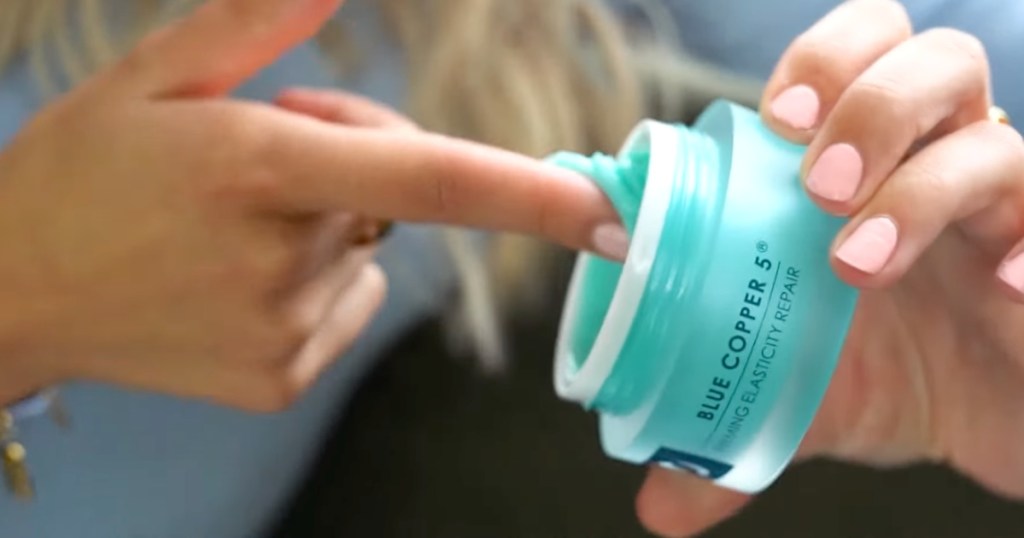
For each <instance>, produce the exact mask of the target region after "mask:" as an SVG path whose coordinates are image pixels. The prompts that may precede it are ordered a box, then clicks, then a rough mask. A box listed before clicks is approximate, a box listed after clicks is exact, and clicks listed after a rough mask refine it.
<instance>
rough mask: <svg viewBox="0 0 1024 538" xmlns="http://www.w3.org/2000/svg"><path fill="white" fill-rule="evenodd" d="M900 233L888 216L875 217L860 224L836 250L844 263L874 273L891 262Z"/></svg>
mask: <svg viewBox="0 0 1024 538" xmlns="http://www.w3.org/2000/svg"><path fill="white" fill-rule="evenodd" d="M898 236H899V233H898V232H897V230H896V223H895V222H893V220H892V219H890V218H888V217H873V218H870V219H868V220H866V221H864V222H863V223H861V225H860V226H858V227H857V229H856V230H854V232H853V233H852V234H850V236H849V237H847V238H846V241H844V242H843V244H842V245H840V247H839V249H838V250H836V258H839V259H840V260H841V261H842V262H843V263H845V264H847V265H849V266H850V267H853V268H854V269H857V270H859V271H862V272H864V273H867V274H869V275H873V274H876V273H878V272H879V271H881V270H882V268H883V267H885V264H887V263H889V258H891V257H892V253H893V252H894V251H895V250H896V242H897V240H898Z"/></svg>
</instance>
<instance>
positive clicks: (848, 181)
mask: <svg viewBox="0 0 1024 538" xmlns="http://www.w3.org/2000/svg"><path fill="white" fill-rule="evenodd" d="M863 175H864V161H863V160H862V159H861V158H860V153H858V152H857V148H855V147H853V146H851V145H850V144H835V145H832V146H829V147H828V149H826V150H825V151H824V152H823V153H822V154H821V156H820V157H818V160H817V162H815V163H814V166H813V167H811V171H810V172H808V173H807V188H808V189H809V190H810V191H811V192H813V193H814V194H815V195H817V196H820V197H821V198H824V199H826V200H832V201H833V202H847V201H849V200H851V199H852V198H853V197H854V195H855V194H857V188H858V187H859V186H860V181H861V176H863Z"/></svg>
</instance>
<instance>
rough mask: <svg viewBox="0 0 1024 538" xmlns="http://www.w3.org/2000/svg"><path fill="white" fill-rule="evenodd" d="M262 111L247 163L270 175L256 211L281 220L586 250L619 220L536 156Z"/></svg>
mask: <svg viewBox="0 0 1024 538" xmlns="http://www.w3.org/2000/svg"><path fill="white" fill-rule="evenodd" d="M269 113H270V114H271V115H272V117H270V118H266V119H269V120H271V121H267V122H262V123H265V124H264V125H261V126H260V127H258V128H259V129H262V130H263V132H264V135H265V136H261V138H262V139H263V142H262V143H261V146H262V147H261V148H258V149H257V151H258V153H260V154H261V155H259V156H257V157H256V158H255V160H254V161H253V162H257V163H260V164H259V166H260V168H262V169H263V170H262V172H261V176H262V177H264V178H266V177H272V178H274V179H273V180H272V184H273V186H272V187H271V188H269V189H261V192H262V193H263V194H262V195H261V197H262V198H263V199H262V200H261V201H260V202H259V203H260V205H263V206H265V207H268V208H270V209H271V210H274V211H277V212H280V213H294V212H326V211H353V212H358V213H361V214H365V215H369V216H374V217H378V218H383V219H391V220H399V221H413V222H432V223H439V224H449V225H455V226H465V227H473V228H483V229H489V230H495V231H504V232H512V233H522V234H529V235H535V236H540V237H544V238H546V239H549V240H551V241H554V242H557V243H560V244H563V245H565V246H568V247H572V248H583V249H588V250H590V249H595V245H594V243H595V237H594V235H595V233H596V231H597V230H598V228H599V227H601V225H602V224H613V225H615V224H617V223H618V222H619V219H618V217H617V216H616V214H615V212H614V210H613V209H612V206H611V204H610V203H609V202H608V199H607V198H606V197H605V196H604V194H603V193H602V192H601V191H600V189H598V188H597V186H596V185H595V184H594V183H593V182H592V181H590V180H589V179H587V178H585V177H583V176H581V175H578V174H576V173H574V172H570V171H567V170H564V169H561V168H558V167H555V166H554V165H550V164H547V163H544V162H542V161H540V160H537V159H533V158H530V157H526V156H523V155H519V154H516V153H512V152H509V151H505V150H501V149H498V148H494V147H490V146H486V145H482V144H477V143H474V142H469V141H466V140H459V139H455V138H450V137H445V136H441V135H436V134H430V133H422V132H413V131H394V130H391V131H380V130H367V129H355V128H349V127H345V126H339V125H331V124H327V123H324V122H320V121H316V120H313V119H309V118H304V117H293V116H289V115H287V114H286V113H283V112H278V113H274V111H269ZM268 172H269V173H268Z"/></svg>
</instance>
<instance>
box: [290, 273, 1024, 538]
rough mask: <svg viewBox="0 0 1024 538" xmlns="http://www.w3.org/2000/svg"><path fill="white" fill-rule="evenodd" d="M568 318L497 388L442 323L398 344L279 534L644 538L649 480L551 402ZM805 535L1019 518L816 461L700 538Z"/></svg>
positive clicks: (997, 507)
mask: <svg viewBox="0 0 1024 538" xmlns="http://www.w3.org/2000/svg"><path fill="white" fill-rule="evenodd" d="M561 277H562V280H561V281H562V282H563V283H564V282H565V280H566V279H567V271H566V270H565V268H563V270H562V272H561ZM561 296H562V295H561V293H554V294H552V297H561ZM560 306H561V305H560V304H552V305H551V308H549V309H548V310H547V312H548V314H547V315H546V317H542V318H538V319H533V320H530V321H521V322H520V323H518V324H517V325H516V326H515V327H514V329H513V333H512V336H513V338H512V341H513V346H514V351H515V352H514V364H513V368H512V370H511V371H510V372H509V373H508V374H506V375H504V376H503V377H500V378H486V377H483V376H481V375H480V374H479V373H477V372H476V370H475V369H474V366H473V365H472V364H471V363H469V362H468V361H466V360H463V359H457V358H454V357H451V356H449V355H448V354H447V353H446V352H445V350H444V345H443V339H442V338H441V334H442V333H441V331H440V330H439V329H438V327H437V326H436V325H435V324H425V325H424V326H422V327H420V328H419V329H418V330H416V331H415V333H414V334H412V335H411V336H410V337H409V338H407V339H405V340H404V341H402V342H401V343H400V344H399V345H398V347H396V348H395V349H394V350H393V351H392V352H391V353H389V355H388V357H387V359H386V360H385V361H384V362H383V363H382V364H381V365H380V367H379V368H377V370H376V371H375V372H374V373H373V374H372V376H371V377H370V378H369V379H367V381H366V382H365V383H364V384H363V386H362V388H361V390H360V392H359V393H358V394H357V396H356V398H355V400H354V402H353V403H352V406H351V407H350V408H349V409H348V411H347V415H346V418H345V420H344V421H342V422H340V423H339V424H338V426H337V427H336V428H335V431H334V433H333V434H332V438H331V439H330V441H329V442H328V443H327V444H326V446H325V447H324V450H323V453H322V455H321V457H320V461H319V463H318V465H317V466H316V468H315V469H314V470H313V472H312V473H311V475H310V477H309V480H308V483H307V485H306V486H305V487H304V488H303V490H302V491H301V492H300V493H299V494H298V496H297V497H296V498H295V500H294V503H293V507H292V509H291V510H290V511H289V513H288V514H287V515H286V516H285V518H284V521H283V522H282V525H281V528H280V530H279V531H278V532H277V533H276V537H277V538H343V537H364V536H365V537H376V538H390V537H411V536H414V537H444V538H468V537H474V538H475V537H489V538H503V537H530V538H534V537H538V538H539V537H551V538H577V537H580V538H604V537H608V538H613V537H614V538H628V537H643V536H648V535H647V534H646V533H645V532H644V531H643V529H642V528H641V527H640V525H639V524H638V523H637V521H636V518H635V516H634V514H633V499H634V494H635V492H636V489H637V487H638V486H639V484H640V482H641V480H642V478H643V469H640V468H636V467H632V466H628V465H624V464H621V463H617V462H614V461H612V460H609V459H607V458H606V457H605V456H604V455H603V454H602V453H601V451H600V447H599V444H598V439H597V429H596V420H595V418H594V417H593V416H591V415H589V414H588V413H586V412H584V411H583V410H581V409H580V408H579V407H577V406H575V405H572V404H568V403H565V402H562V401H560V400H558V399H557V398H556V397H555V395H554V390H553V387H552V382H551V364H552V363H551V360H552V350H553V348H554V339H555V331H556V328H557V320H558V314H559V309H560ZM1021 449H1022V450H1024V447H1021ZM802 536H808V537H834V538H845V537H851V538H852V537H856V538H867V537H915V538H917V537H929V538H942V537H958V538H959V537H964V538H989V537H992V538H1003V537H1014V536H1024V506H1021V505H1016V504H1012V503H1008V502H1005V501H1001V500H998V499H996V498H994V497H993V496H991V495H989V494H987V493H985V492H983V491H982V490H980V489H979V488H977V487H975V486H974V485H972V484H971V483H969V482H968V481H966V480H964V479H962V478H960V477H959V476H957V475H956V474H955V473H952V472H950V471H948V470H945V469H941V468H935V467H917V468H910V469H905V470H900V471H889V472H880V471H872V470H867V469H862V468H856V467H852V466H845V465H840V464H835V463H824V462H823V463H811V464H805V465H801V466H797V467H794V468H793V469H791V470H790V471H789V472H787V473H786V474H785V475H784V476H783V478H782V479H781V480H780V481H779V482H778V483H777V484H776V485H775V486H773V487H772V488H771V489H770V490H769V491H768V492H766V493H765V494H763V495H762V496H761V497H760V498H758V499H757V500H756V501H754V502H753V503H752V504H751V505H750V507H749V508H748V509H746V510H745V511H744V512H743V513H742V514H741V515H740V516H739V517H736V518H735V519H733V520H731V521H729V522H727V523H725V524H723V525H722V526H720V527H718V528H716V529H714V530H713V531H711V532H709V533H707V534H706V537H707V538H729V537H802Z"/></svg>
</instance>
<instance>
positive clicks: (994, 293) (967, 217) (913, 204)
mask: <svg viewBox="0 0 1024 538" xmlns="http://www.w3.org/2000/svg"><path fill="white" fill-rule="evenodd" d="M990 105H992V102H991V100H990V88H989V67H988V64H987V62H986V57H985V51H984V48H983V47H982V46H981V44H980V43H979V42H978V41H977V40H976V39H974V38H972V37H970V36H967V35H965V34H962V33H959V32H956V31H952V30H932V31H928V32H924V33H920V34H917V35H915V34H913V33H912V31H911V27H910V23H909V20H908V18H907V15H906V14H905V13H904V11H903V9H902V8H901V7H900V5H899V4H898V3H897V2H893V1H887V0H854V1H850V2H846V3H844V4H842V5H841V6H839V7H838V8H837V9H836V10H835V11H834V12H833V13H832V14H830V15H829V16H828V17H827V18H825V19H824V20H822V21H821V22H820V23H819V24H817V25H816V26H815V27H814V28H812V29H811V30H809V31H808V32H807V33H806V34H804V35H803V36H801V37H800V38H799V39H797V40H796V42H795V43H794V44H793V45H792V46H791V48H790V49H789V50H788V52H787V53H786V54H785V56H784V57H783V59H782V61H781V62H780V64H779V65H778V67H777V69H776V71H775V74H774V75H773V77H772V78H771V80H770V82H769V84H768V87H767V89H766V92H765V101H764V103H763V105H762V115H763V117H764V119H765V120H766V121H767V122H768V123H769V124H770V125H771V126H773V128H774V129H775V130H776V131H777V132H779V133H781V134H782V135H784V136H786V137H787V138H789V139H791V140H794V141H799V142H804V143H809V144H810V147H809V152H808V155H807V159H806V163H805V166H804V174H803V176H804V180H805V183H806V187H807V190H808V195H809V196H811V197H812V198H813V199H814V200H815V201H816V202H817V203H818V204H819V205H820V206H821V207H822V208H823V209H825V210H827V211H829V212H831V213H834V214H837V215H844V216H848V217H850V222H849V224H848V225H847V226H846V227H845V229H844V230H843V231H842V232H841V233H840V234H839V236H838V237H837V238H836V242H835V245H834V247H833V250H832V259H833V265H834V267H835V270H836V272H837V273H838V274H839V275H840V276H841V277H842V278H843V279H845V280H846V281H847V282H849V283H851V284H853V285H856V286H858V287H860V288H862V289H863V290H864V291H863V295H862V299H861V302H860V304H859V308H858V310H857V314H856V316H855V320H854V324H853V327H852V329H851V332H850V334H849V337H848V340H847V342H846V347H845V349H844V352H843V356H842V359H841V362H840V365H839V367H838V370H837V372H836V375H835V378H834V380H833V382H832V385H831V387H830V389H829V392H828V394H827V396H826V398H825V401H824V404H823V407H822V409H821V411H820V413H819V415H818V417H817V420H816V422H815V424H814V426H813V427H812V429H811V431H810V433H809V434H808V436H807V438H806V439H805V442H804V444H803V446H802V449H801V453H800V458H810V457H819V456H823V457H832V458H838V459H842V460H846V461H854V462H861V463H865V464H870V465H876V466H889V465H899V464H904V463H910V462H915V461H920V460H929V461H936V462H945V463H948V464H949V465H951V466H953V467H954V468H956V469H957V470H959V471H960V472H963V473H965V474H966V475H968V476H970V477H971V478H973V479H974V480H976V481H978V482H979V483H981V484H983V485H984V486H986V487H988V488H989V489H990V490H992V491H994V492H996V493H999V494H1003V495H1007V496H1011V497H1017V498H1019V497H1022V496H1024V450H1021V448H1020V447H1021V446H1022V445H1024V331H1022V330H1021V328H1022V327H1024V307H1022V306H1021V305H1020V304H1019V301H1020V300H1021V299H1022V298H1024V256H1021V255H1020V254H1021V252H1022V251H1024V248H1022V246H1021V244H1020V240H1021V237H1022V236H1024V143H1022V142H1021V137H1020V135H1019V134H1018V133H1017V132H1016V131H1014V130H1013V129H1011V128H1009V127H1007V126H1005V125H1000V124H998V123H996V122H993V121H990V120H989V119H988V118H987V114H988V110H989V107H990ZM747 501H748V498H747V497H745V496H743V495H739V494H736V493H732V492H727V491H724V490H720V489H717V488H715V487H714V486H711V485H710V484H709V483H706V482H703V481H700V480H699V479H696V478H692V477H690V476H686V475H682V474H678V473H673V472H669V471H666V470H662V469H654V470H652V471H651V474H650V476H649V478H648V480H647V482H646V484H645V485H644V487H643V488H642V490H641V492H640V495H639V497H638V500H637V507H638V512H639V515H640V518H641V519H642V521H643V522H644V523H645V524H646V525H647V526H648V527H649V528H651V529H652V530H654V531H656V532H658V533H660V534H663V535H666V536H688V535H691V534H693V533H696V532H699V531H700V530H703V529H705V528H707V527H708V526H710V525H713V524H715V523H717V522H719V521H721V520H722V519H724V518H726V517H728V516H730V515H731V514H733V513H734V512H736V511H737V510H738V509H740V508H741V507H742V506H743V505H744V504H745V503H746V502H747Z"/></svg>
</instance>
